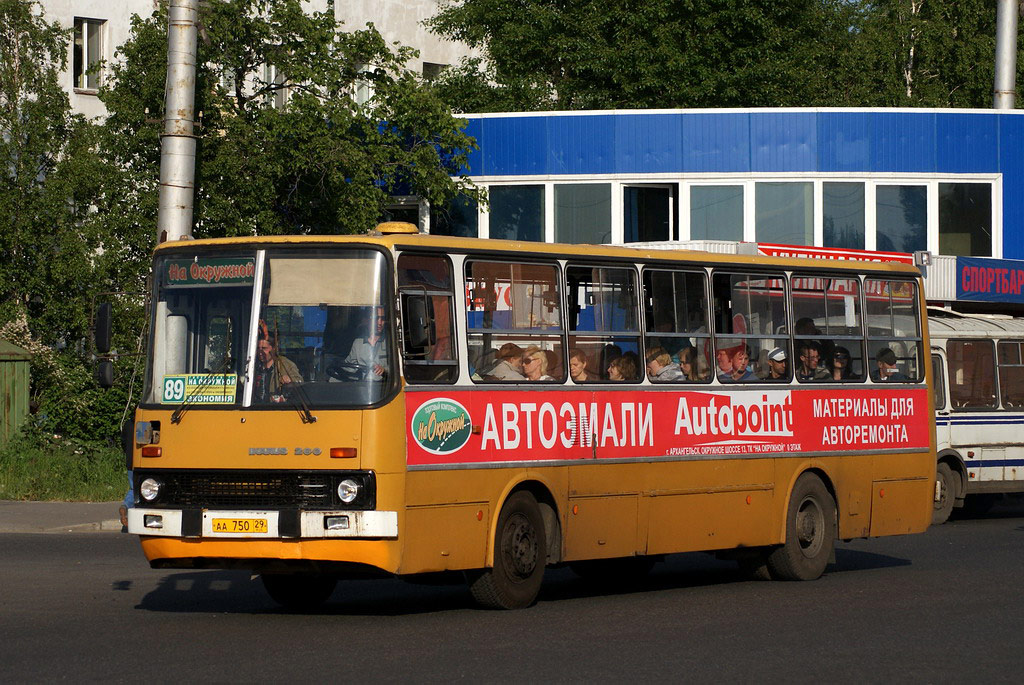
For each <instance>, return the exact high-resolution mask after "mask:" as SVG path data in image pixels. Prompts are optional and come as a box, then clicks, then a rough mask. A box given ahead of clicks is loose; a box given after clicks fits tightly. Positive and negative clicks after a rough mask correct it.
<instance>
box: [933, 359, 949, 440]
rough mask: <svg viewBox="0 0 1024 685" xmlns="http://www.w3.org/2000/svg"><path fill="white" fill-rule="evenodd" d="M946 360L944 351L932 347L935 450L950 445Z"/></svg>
mask: <svg viewBox="0 0 1024 685" xmlns="http://www.w3.org/2000/svg"><path fill="white" fill-rule="evenodd" d="M945 369H946V360H945V354H944V353H943V351H942V350H941V349H939V348H937V347H933V348H932V378H934V379H935V384H934V386H933V388H932V390H933V392H934V393H935V451H936V452H940V453H941V452H942V450H945V449H949V447H950V421H951V420H952V419H951V417H950V411H949V402H948V401H947V399H946V373H945Z"/></svg>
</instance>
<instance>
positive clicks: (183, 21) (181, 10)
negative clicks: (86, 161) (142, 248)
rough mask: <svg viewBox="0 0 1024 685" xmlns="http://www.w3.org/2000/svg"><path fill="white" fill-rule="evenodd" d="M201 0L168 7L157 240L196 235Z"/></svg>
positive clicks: (172, 1) (181, 0)
mask: <svg viewBox="0 0 1024 685" xmlns="http://www.w3.org/2000/svg"><path fill="white" fill-rule="evenodd" d="M198 36H199V0H170V3H169V6H168V9H167V85H166V90H165V91H164V131H163V133H162V134H161V135H160V210H159V214H158V215H157V229H156V231H157V242H158V243H162V242H164V241H167V240H181V239H183V238H184V239H188V238H191V237H192V204H193V196H194V188H195V174H196V139H195V135H194V134H193V121H194V119H195V93H196V43H197V40H198Z"/></svg>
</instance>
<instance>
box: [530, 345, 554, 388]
mask: <svg viewBox="0 0 1024 685" xmlns="http://www.w3.org/2000/svg"><path fill="white" fill-rule="evenodd" d="M523 373H525V374H526V380H528V381H553V380H555V379H554V378H552V377H551V376H549V375H548V356H547V355H546V354H544V350H542V349H540V348H539V347H537V346H536V345H531V346H530V347H527V348H526V351H525V352H524V353H523Z"/></svg>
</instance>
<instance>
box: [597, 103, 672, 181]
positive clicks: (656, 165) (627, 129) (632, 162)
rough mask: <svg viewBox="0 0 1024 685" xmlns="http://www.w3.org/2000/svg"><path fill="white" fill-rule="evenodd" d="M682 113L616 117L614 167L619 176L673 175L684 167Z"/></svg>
mask: <svg viewBox="0 0 1024 685" xmlns="http://www.w3.org/2000/svg"><path fill="white" fill-rule="evenodd" d="M683 116H684V115H682V114H620V115H618V116H616V117H615V166H614V171H616V172H617V173H620V174H642V173H674V172H678V171H679V170H680V169H682V168H683V140H682V135H683V123H682V122H683Z"/></svg>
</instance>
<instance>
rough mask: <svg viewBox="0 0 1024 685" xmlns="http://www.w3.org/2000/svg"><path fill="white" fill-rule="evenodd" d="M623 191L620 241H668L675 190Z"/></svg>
mask: <svg viewBox="0 0 1024 685" xmlns="http://www.w3.org/2000/svg"><path fill="white" fill-rule="evenodd" d="M623 190H624V195H623V210H622V223H623V226H622V233H623V241H624V242H627V243H636V242H651V241H655V240H672V238H673V236H672V223H673V222H672V219H673V213H674V212H673V197H674V196H675V186H667V185H665V186H655V185H650V186H626V187H625V188H624V189H623Z"/></svg>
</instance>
